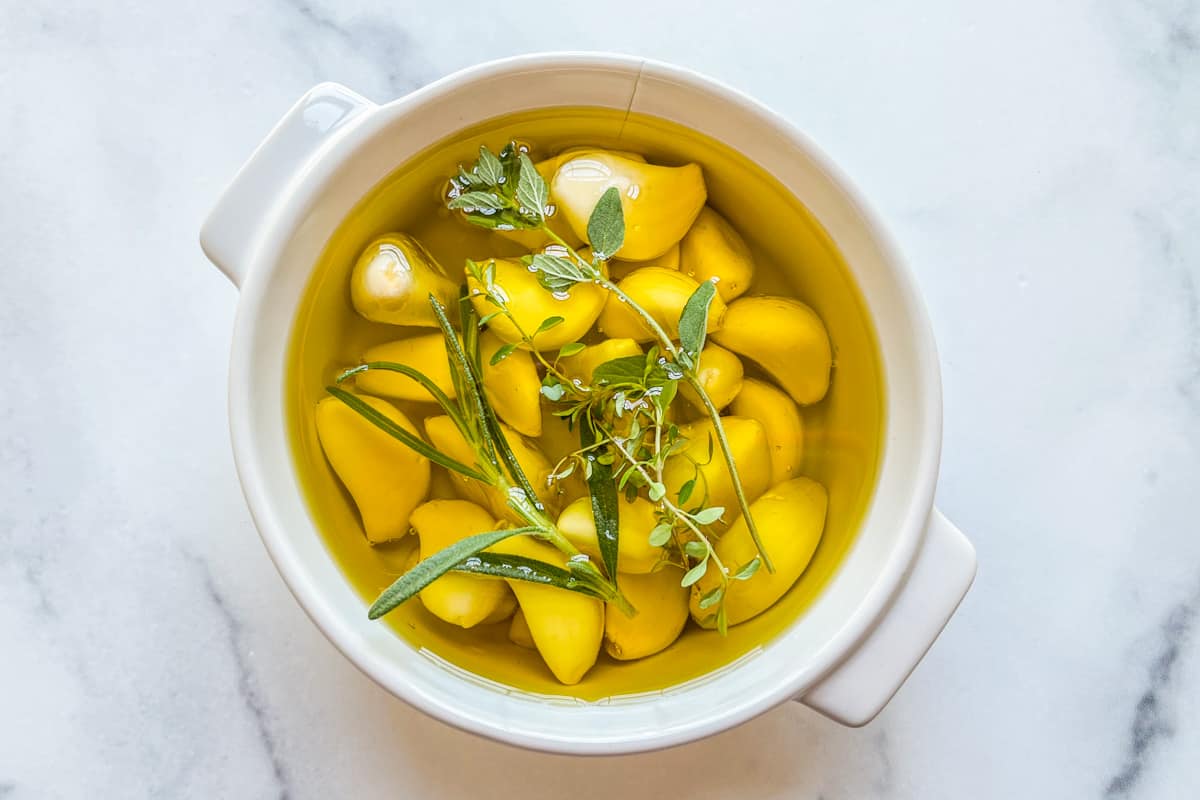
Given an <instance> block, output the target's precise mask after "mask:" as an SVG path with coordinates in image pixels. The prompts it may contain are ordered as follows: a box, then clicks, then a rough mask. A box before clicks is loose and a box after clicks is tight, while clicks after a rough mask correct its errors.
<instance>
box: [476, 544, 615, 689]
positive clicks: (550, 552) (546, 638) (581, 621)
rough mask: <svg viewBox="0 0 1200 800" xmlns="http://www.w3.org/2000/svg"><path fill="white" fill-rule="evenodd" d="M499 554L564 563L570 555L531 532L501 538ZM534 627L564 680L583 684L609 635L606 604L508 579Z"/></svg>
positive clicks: (548, 663)
mask: <svg viewBox="0 0 1200 800" xmlns="http://www.w3.org/2000/svg"><path fill="white" fill-rule="evenodd" d="M492 549H493V550H494V551H495V552H498V553H507V554H510V555H518V556H524V557H525V558H532V559H534V560H535V561H541V562H543V563H546V564H552V565H554V566H556V567H562V566H563V565H564V564H565V563H566V558H565V557H564V556H563V554H562V553H560V552H559V551H558V550H557V549H555V548H554V547H552V546H551V545H548V544H546V543H545V542H539V541H536V540H534V539H533V538H531V537H529V536H523V535H517V536H513V537H511V538H508V539H505V540H503V541H501V542H498V543H496V545H495V546H494V547H493V548H492ZM508 584H509V586H510V588H511V589H512V590H513V593H514V594H516V596H517V602H518V603H520V605H521V613H522V615H523V616H524V617H525V622H526V625H527V626H528V627H529V633H530V637H531V638H532V639H533V643H534V646H536V647H537V651H538V652H539V653H540V654H541V656H542V660H543V661H545V662H546V666H548V667H549V668H550V671H551V672H553V673H554V677H556V678H558V680H559V682H561V683H564V684H566V685H568V686H572V685H574V684H576V683H579V681H580V680H582V679H583V676H584V675H585V674H587V671H588V670H589V669H591V668H592V665H593V664H595V663H596V656H597V655H599V653H600V642H601V640H602V639H603V638H604V603H602V602H601V601H599V600H596V599H595V598H592V597H588V596H587V595H583V594H579V593H578V592H571V591H567V590H565V589H559V588H557V587H554V586H545V585H542V584H537V583H532V582H530V581H520V580H513V581H508Z"/></svg>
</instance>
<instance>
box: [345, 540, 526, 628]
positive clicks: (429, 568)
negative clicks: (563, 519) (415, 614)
mask: <svg viewBox="0 0 1200 800" xmlns="http://www.w3.org/2000/svg"><path fill="white" fill-rule="evenodd" d="M534 530H536V529H535V528H510V529H508V530H503V531H488V532H486V533H477V534H475V535H474V536H468V537H466V538H465V539H460V540H458V541H457V542H455V543H454V544H452V545H450V546H449V547H447V548H445V549H443V550H439V551H437V552H436V553H434V554H433V555H431V556H430V557H429V558H426V559H424V560H423V561H419V562H417V565H416V566H415V567H413V568H412V569H410V570H409V571H408V572H406V573H404V574H403V575H401V576H400V577H399V578H398V579H397V580H396V582H395V583H393V584H392V585H391V586H389V587H388V588H386V589H384V590H383V594H381V595H379V598H378V599H377V600H376V601H375V602H374V603H372V604H371V608H370V610H369V611H368V612H367V616H368V617H369V618H370V619H379V618H380V617H382V616H383V615H384V614H386V613H388V612H389V611H391V610H392V609H393V608H395V607H396V606H398V605H400V604H401V603H403V602H404V601H406V600H408V599H409V598H411V597H412V596H413V595H415V594H416V593H417V592H419V591H421V590H422V589H424V588H425V587H426V586H428V585H429V584H431V583H433V582H434V581H436V580H437V579H438V578H440V577H442V576H443V575H445V574H446V573H447V572H449V571H450V570H452V569H454V567H455V565H456V564H458V563H459V562H460V561H462V560H463V559H465V558H469V557H470V556H473V555H475V554H476V553H478V552H480V551H481V550H486V549H487V548H489V547H491V546H492V545H494V544H496V543H497V542H502V541H504V540H505V539H507V538H509V537H510V536H516V535H517V534H521V533H532V532H533V531H534Z"/></svg>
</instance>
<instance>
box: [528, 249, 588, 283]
mask: <svg viewBox="0 0 1200 800" xmlns="http://www.w3.org/2000/svg"><path fill="white" fill-rule="evenodd" d="M530 263H531V265H532V266H533V268H534V269H535V270H537V273H538V282H539V283H541V284H542V286H544V287H545V288H547V289H549V290H550V291H552V292H561V291H565V290H566V289H569V288H570V287H572V286H574V285H575V284H577V283H581V282H583V281H586V280H587V276H586V275H584V274H583V271H582V270H581V269H579V265H578V264H576V263H575V262H574V261H570V260H568V259H565V258H563V257H562V256H556V255H552V254H550V253H538V254H536V255H535V256H534V257H533V261H532V262H530Z"/></svg>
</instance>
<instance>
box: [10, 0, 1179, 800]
mask: <svg viewBox="0 0 1200 800" xmlns="http://www.w3.org/2000/svg"><path fill="white" fill-rule="evenodd" d="M571 5H572V4H569V3H561V2H560V3H534V2H526V3H523V4H517V5H516V6H511V5H510V6H505V7H503V8H502V7H501V5H500V4H496V3H474V2H456V3H420V4H416V3H411V4H410V3H404V2H395V0H391V1H390V2H382V0H379V1H378V2H375V1H369V0H364V1H362V2H353V3H334V2H331V0H314V1H313V2H311V3H309V2H296V1H295V0H291V1H289V0H279V2H273V3H262V4H242V3H234V2H230V0H212V1H211V2H207V3H203V4H201V3H195V4H191V3H188V4H183V3H180V4H176V5H174V6H172V4H168V3H151V2H145V1H144V0H143V1H142V2H136V1H135V2H130V3H120V4H118V3H105V4H98V3H87V2H82V3H75V2H44V1H43V2H31V3H21V4H18V3H8V4H6V6H5V8H4V11H3V12H0V101H2V104H0V108H2V112H0V113H2V115H3V116H2V120H3V121H2V123H0V131H2V133H0V243H2V246H0V254H2V255H0V364H2V365H3V368H4V370H5V373H6V380H5V388H4V389H3V390H2V391H0V643H2V644H0V798H4V800H24V798H44V797H70V798H75V797H88V798H93V797H105V798H108V797H112V798H117V797H120V798H125V797H130V798H140V797H170V798H175V797H197V798H216V797H238V798H243V797H245V798H258V797H264V798H265V797H291V798H309V797H311V798H324V797H358V798H375V797H469V796H488V797H499V798H508V797H511V798H518V797H519V798H523V799H524V798H528V799H530V800H532V799H533V798H543V797H545V798H550V797H577V798H606V799H607V798H629V800H633V798H641V797H658V796H672V797H683V798H694V799H695V800H700V799H701V798H726V797H778V798H783V797H824V798H829V799H830V800H833V799H834V798H868V797H869V798H921V800H930V798H965V797H970V798H1014V797H1053V798H1076V797H1081V798H1082V797H1108V798H1176V797H1185V796H1188V797H1194V796H1196V792H1197V787H1200V758H1197V753H1200V635H1198V632H1197V626H1198V625H1200V621H1198V620H1197V615H1198V614H1200V535H1198V533H1200V531H1198V525H1197V521H1196V519H1197V513H1196V512H1197V490H1198V486H1200V194H1198V192H1197V187H1198V186H1200V106H1198V105H1197V98H1200V8H1198V7H1197V5H1196V4H1195V3H1192V2H1187V1H1186V0H1141V2H1135V3H1124V4H1117V3H1090V2H1086V3H1085V2H1082V1H1081V0H1064V2H1056V3H1043V2H1032V0H1023V1H1022V2H1016V3H992V4H981V3H960V2H954V1H953V0H938V1H937V2H925V3H917V4H911V3H910V4H847V3H839V2H799V3H797V2H783V1H782V0H781V1H780V2H770V3H740V4H726V3H715V2H714V3H707V4H706V3H703V2H698V0H691V2H686V3H685V2H677V3H648V2H645V0H641V1H640V2H626V1H625V0H610V2H608V3H604V4H589V5H587V6H586V8H585V7H584V6H583V5H580V9H579V10H568V9H569V7H570V6H571ZM1118 6H1125V8H1124V9H1123V10H1120V9H1118ZM518 14H520V15H522V17H518V16H517V15H518ZM501 20H507V21H501ZM568 48H574V49H613V50H622V51H628V52H636V53H639V54H643V55H647V56H651V57H655V58H660V59H666V60H670V61H675V62H678V63H680V64H683V65H686V66H690V67H694V68H697V69H700V70H701V71H704V72H706V73H709V74H711V75H713V76H715V77H717V78H719V79H722V80H724V81H726V82H728V83H731V84H733V85H735V86H737V87H740V88H742V89H745V90H747V91H749V92H750V93H752V94H754V95H756V96H757V97H759V98H761V99H762V100H764V101H765V102H767V103H768V104H770V105H772V106H774V107H775V108H777V109H778V110H779V111H781V112H782V113H783V114H785V115H787V116H788V117H790V118H791V119H792V120H794V121H795V122H796V123H798V124H799V125H800V126H801V127H802V128H804V129H805V130H806V131H808V132H809V133H810V134H811V136H812V137H813V138H814V139H815V140H816V141H817V142H818V143H819V144H820V145H821V146H822V147H823V148H824V149H825V150H826V151H827V152H828V153H829V154H830V155H831V156H832V157H833V158H834V159H835V160H836V161H838V162H839V163H840V164H841V165H842V166H843V167H844V168H845V169H846V171H847V172H848V173H849V174H850V175H851V176H852V177H853V178H854V179H855V180H856V181H857V182H858V184H859V185H860V186H861V187H862V188H863V189H864V190H865V191H866V193H867V194H868V195H869V196H870V197H872V198H873V200H874V202H875V204H876V207H877V208H878V210H879V211H880V212H881V213H882V215H883V217H884V218H885V219H886V220H887V221H888V222H889V224H890V226H891V228H892V230H893V231H894V233H895V234H896V236H897V238H898V240H899V241H900V244H901V246H902V247H903V249H904V250H905V251H906V252H907V254H908V256H909V258H910V260H911V262H912V264H913V266H914V268H915V270H916V272H917V274H918V277H919V280H920V283H921V285H922V286H923V288H924V291H925V294H926V298H927V301H928V305H929V309H930V312H931V314H932V317H933V321H934V325H935V328H936V331H937V335H938V339H939V343H940V347H941V352H942V362H943V365H944V380H945V398H946V438H945V457H944V463H943V474H942V479H941V484H940V491H939V501H940V504H941V506H942V508H943V509H944V510H945V511H946V512H947V514H948V515H950V516H951V517H952V518H953V519H954V520H955V521H956V522H957V523H958V524H959V525H960V526H961V527H962V528H963V529H964V530H965V531H966V532H967V533H968V535H969V536H970V537H971V538H972V539H973V541H974V543H975V545H976V547H977V548H978V551H979V559H980V572H979V577H978V580H977V582H976V584H975V587H974V589H973V591H972V592H971V594H970V595H969V596H968V598H967V600H966V602H965V603H964V605H963V607H962V608H961V610H960V612H959V614H958V616H957V617H956V618H955V619H954V620H953V621H952V623H951V624H950V626H949V628H948V629H947V630H946V632H945V633H944V635H943V636H942V638H941V640H940V641H939V642H938V643H937V645H936V646H935V647H934V649H933V650H932V651H931V652H930V654H929V655H928V656H927V657H926V659H925V660H924V662H923V664H922V665H921V666H920V668H919V669H918V670H917V672H916V673H915V674H914V675H913V677H912V678H911V679H910V680H909V681H908V684H907V685H906V686H905V687H904V688H903V689H902V690H901V692H900V694H899V695H898V696H897V697H896V699H895V701H894V702H893V703H892V704H891V705H890V706H889V708H888V709H887V710H886V711H885V712H884V713H883V714H882V716H880V717H879V719H878V720H877V721H875V722H874V723H873V724H872V725H870V726H869V727H867V728H865V729H862V730H847V729H843V728H839V727H838V726H836V725H835V724H833V723H831V722H828V721H826V720H824V719H822V718H820V717H818V716H816V715H815V714H814V713H812V712H810V711H808V710H806V709H804V708H802V707H800V706H798V705H793V706H789V707H784V708H780V709H777V710H776V711H774V712H771V713H769V714H767V715H765V716H763V717H761V718H760V719H758V720H756V721H754V722H752V723H750V724H747V725H745V726H743V727H741V728H739V729H736V730H734V731H731V732H729V733H726V734H724V735H720V736H717V737H715V738H712V739H709V740H707V741H704V742H701V743H698V744H695V745H692V746H689V747H684V748H679V749H675V750H671V751H667V752H664V753H659V754H650V755H644V756H636V757H623V758H613V759H603V760H592V761H581V760H577V759H571V758H566V757H548V756H542V755H537V754H533V753H527V752H522V751H518V750H515V749H511V748H508V747H505V746H501V745H498V744H494V743H491V742H488V741H483V740H480V739H477V738H474V737H472V736H470V735H467V734H464V733H460V732H458V731H456V730H453V729H450V728H448V727H446V726H444V725H442V724H440V723H437V722H434V721H432V720H430V719H428V718H426V717H424V716H422V715H421V714H419V713H417V712H416V711H413V710H411V709H410V708H408V707H406V706H405V705H404V704H402V703H401V702H399V701H396V700H394V699H392V698H391V697H390V696H389V695H387V694H386V693H384V692H383V691H382V690H380V689H379V688H377V687H376V686H375V685H374V684H372V683H371V682H370V681H369V680H368V679H367V678H365V677H363V676H362V675H361V674H359V673H358V672H357V671H356V670H355V669H354V668H353V667H352V666H350V664H349V663H348V662H347V661H345V660H344V659H343V658H342V656H341V655H339V654H338V653H337V652H336V651H335V650H334V649H333V648H332V646H330V645H329V644H328V643H327V642H326V641H325V639H324V638H322V636H321V635H320V634H319V633H318V632H317V630H316V629H315V628H314V627H313V626H312V624H310V622H309V621H308V619H307V618H306V617H305V616H304V614H303V613H302V612H301V611H300V609H299V607H298V606H297V605H296V604H295V603H294V602H293V600H292V598H291V596H290V595H289V593H288V592H287V590H286V589H285V588H284V586H283V584H282V582H281V581H280V580H279V578H278V577H277V575H276V573H275V570H274V568H273V567H272V565H271V563H270V562H269V560H268V558H267V556H266V553H265V552H264V550H263V548H262V546H261V544H260V543H259V540H258V537H257V536H256V535H255V532H254V529H253V526H252V524H251V522H250V519H249V516H248V514H247V512H246V510H245V507H244V505H243V502H242V497H241V494H240V492H239V489H238V484H237V479H236V477H235V474H234V470H233V463H232V458H231V455H230V449H229V444H228V439H227V435H226V416H225V390H226V384H225V368H226V359H227V354H228V349H229V338H230V332H231V323H232V318H233V313H234V306H235V302H236V294H235V291H234V289H233V288H232V287H231V286H230V285H229V283H228V282H227V281H226V280H225V278H224V277H222V276H221V275H220V274H219V273H218V272H217V271H216V270H215V269H213V268H212V267H211V266H210V265H209V264H208V263H207V262H206V261H205V259H204V257H203V255H202V254H201V253H200V250H199V248H198V246H197V244H196V236H197V229H198V226H199V223H200V220H201V219H202V217H203V215H204V214H205V212H206V210H207V209H208V207H209V206H210V205H211V203H212V202H213V200H214V198H215V196H216V195H217V193H218V192H219V190H220V189H221V187H222V186H223V184H224V182H225V181H227V180H228V179H229V178H230V176H231V175H232V174H233V172H234V170H235V169H236V168H237V166H238V165H239V164H240V163H241V161H242V160H243V159H244V158H245V157H246V156H247V155H248V154H249V152H250V150H251V149H252V147H253V146H254V145H255V144H256V143H257V142H258V140H259V139H260V138H261V137H262V136H263V134H264V133H265V132H266V131H267V130H268V129H269V128H270V126H271V125H272V124H273V123H274V122H275V120H276V119H277V118H278V117H279V115H280V114H281V113H282V112H283V111H284V110H285V109H286V108H287V107H288V106H289V105H290V104H291V103H292V102H293V101H294V100H295V99H296V98H297V97H298V96H299V95H300V94H301V93H302V92H303V91H304V90H305V89H306V88H308V87H309V86H310V85H312V84H314V83H316V82H318V81H320V80H326V79H329V80H337V81H340V82H343V83H345V84H347V85H348V86H351V87H352V88H355V89H357V90H358V91H359V92H361V93H363V94H365V95H366V96H368V97H371V98H372V99H375V100H380V101H382V100H387V99H391V98H393V97H396V96H399V95H401V94H403V93H405V92H406V91H408V90H410V89H412V88H414V87H416V86H419V85H421V84H423V83H425V82H427V81H429V80H431V79H433V78H436V77H438V76H441V75H443V74H446V73H448V72H450V71H452V70H454V69H456V68H459V67H462V66H466V65H468V64H471V63H474V62H478V61H482V60H486V59H490V58H494V57H499V56H503V55H508V54H514V53H519V52H527V51H533V50H539V49H568ZM1189 787H1190V788H1189Z"/></svg>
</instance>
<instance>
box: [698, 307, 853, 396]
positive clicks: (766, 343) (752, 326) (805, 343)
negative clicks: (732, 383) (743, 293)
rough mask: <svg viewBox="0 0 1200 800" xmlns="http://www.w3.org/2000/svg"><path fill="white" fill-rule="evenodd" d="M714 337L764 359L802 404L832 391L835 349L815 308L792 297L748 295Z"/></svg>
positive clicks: (737, 350) (742, 352)
mask: <svg viewBox="0 0 1200 800" xmlns="http://www.w3.org/2000/svg"><path fill="white" fill-rule="evenodd" d="M713 339H714V340H715V341H716V342H717V343H718V344H720V345H721V346H722V347H727V348H729V349H730V350H732V351H733V352H735V353H737V354H738V355H741V356H745V357H746V358H748V359H750V360H751V361H754V362H756V363H758V365H759V366H761V367H762V368H763V369H765V370H766V371H767V372H768V374H770V376H771V377H772V378H774V379H775V381H776V382H777V383H778V384H779V385H780V386H781V387H782V388H783V390H784V391H786V392H787V393H788V394H789V395H791V398H792V399H793V400H795V401H796V402H797V403H799V404H800V405H811V404H812V403H816V402H817V401H819V400H820V399H821V398H822V397H824V396H825V392H826V391H828V389H829V371H830V369H831V368H832V366H833V349H832V347H831V346H830V344H829V334H828V333H827V332H826V330H825V324H824V323H822V322H821V318H820V317H818V316H817V315H816V312H814V311H813V310H812V309H811V308H809V307H808V306H806V305H804V303H801V302H800V301H799V300H792V299H790V298H787V297H742V298H739V299H737V300H735V301H733V303H731V304H730V305H729V310H728V312H727V313H726V314H725V324H724V326H723V327H722V328H721V330H719V331H715V332H714V333H713Z"/></svg>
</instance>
